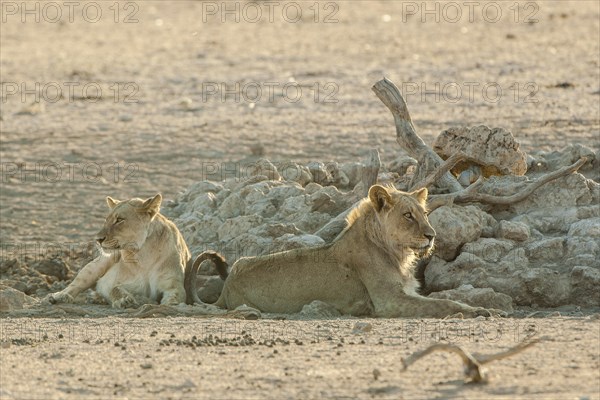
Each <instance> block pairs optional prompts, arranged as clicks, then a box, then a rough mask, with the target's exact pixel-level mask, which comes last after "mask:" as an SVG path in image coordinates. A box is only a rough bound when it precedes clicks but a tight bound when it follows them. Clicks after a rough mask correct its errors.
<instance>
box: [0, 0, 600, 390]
mask: <svg viewBox="0 0 600 400" xmlns="http://www.w3.org/2000/svg"><path fill="white" fill-rule="evenodd" d="M36 4H38V7H39V10H40V21H39V22H36V21H35V15H33V16H32V15H30V14H27V15H24V14H22V11H23V10H21V9H20V7H21V2H11V1H6V0H2V1H1V2H0V6H1V10H2V22H1V23H0V81H1V83H2V103H1V108H0V115H1V119H0V140H1V146H0V157H1V164H2V182H1V191H0V206H1V207H0V218H1V219H0V222H1V224H0V241H1V243H2V254H1V257H0V262H5V261H6V260H7V259H10V258H11V257H14V256H17V257H24V255H25V253H29V252H31V251H36V250H39V249H41V250H42V256H44V249H45V248H47V247H52V248H56V247H59V248H61V249H63V250H65V251H71V250H73V251H75V252H76V250H80V249H81V248H84V247H85V244H87V243H89V241H90V240H91V239H92V238H93V234H94V232H95V231H97V230H98V229H99V227H100V225H101V223H102V221H103V218H104V214H105V206H104V200H103V199H104V197H105V196H106V195H111V196H113V197H116V198H125V197H131V196H149V195H152V194H154V193H156V192H162V193H163V194H164V195H165V197H166V198H167V199H169V198H173V196H174V195H175V194H176V193H178V192H180V191H181V190H183V189H184V188H185V187H187V186H188V185H189V184H191V183H192V182H195V181H198V180H201V179H203V178H204V175H205V172H206V170H207V167H213V166H214V165H217V167H219V166H221V165H222V164H221V163H224V162H231V161H239V160H243V159H244V158H246V157H247V156H248V155H249V154H251V153H252V152H255V153H256V152H259V153H260V152H262V153H264V155H265V156H266V157H268V158H271V159H273V160H285V161H297V162H303V161H308V160H321V161H326V160H336V161H350V160H356V159H357V158H358V157H360V156H362V155H363V154H364V152H365V151H366V150H368V149H370V148H374V147H375V148H378V149H379V151H380V153H381V155H382V158H383V160H384V161H386V162H387V161H390V160H392V159H393V158H394V157H395V156H397V155H398V154H399V149H398V146H397V145H396V144H395V140H394V128H393V122H392V119H391V116H390V115H389V112H388V110H387V109H386V108H385V107H384V106H383V105H382V104H381V103H380V102H379V101H378V100H377V98H376V97H375V96H374V94H373V93H372V92H371V91H370V87H371V85H372V84H373V83H374V82H376V81H377V80H379V79H380V78H381V77H382V76H384V75H385V76H386V77H388V78H390V79H392V80H393V81H395V82H396V83H397V84H398V85H399V86H401V88H403V89H404V92H405V95H406V98H407V101H408V103H409V107H410V109H411V113H412V116H413V119H414V122H415V124H416V126H417V130H418V131H419V132H420V133H421V134H422V136H423V138H424V139H425V140H426V141H427V142H428V143H431V142H432V141H433V138H434V137H435V135H437V133H439V132H440V131H441V130H443V129H445V128H447V127H450V126H456V125H459V126H460V125H474V124H479V123H485V124H487V125H489V126H502V127H506V128H508V129H510V130H511V131H512V132H513V133H514V134H515V136H516V137H517V138H518V139H519V140H520V141H521V143H522V146H523V148H524V149H525V150H526V151H529V152H531V151H535V150H551V149H558V148H561V147H562V146H564V145H566V144H567V143H582V144H585V145H587V146H590V147H592V148H594V149H596V150H597V149H598V148H599V147H600V144H599V142H598V135H599V128H600V122H599V119H600V116H599V111H598V110H599V109H600V107H599V104H598V103H599V99H600V76H599V69H600V59H599V54H600V40H599V39H598V38H599V37H600V28H599V24H600V18H599V17H600V5H599V4H598V3H597V2H595V1H585V0H584V1H577V2H574V1H570V2H568V1H552V2H550V1H542V2H526V1H519V2H482V3H479V2H477V3H476V5H475V8H474V10H473V11H474V14H473V20H472V21H470V16H469V8H468V6H466V5H465V4H463V3H462V2H457V3H456V4H458V5H459V8H460V11H461V13H462V17H461V18H459V19H458V21H456V22H452V21H450V20H451V19H452V18H454V16H455V14H454V13H453V10H451V9H447V8H442V7H443V3H439V5H438V7H439V8H438V10H439V11H438V12H437V13H436V12H435V11H434V14H433V15H431V14H429V16H427V15H425V14H424V13H423V8H422V7H424V5H423V3H422V2H399V1H397V2H396V1H388V2H384V1H369V2H359V1H351V2H350V1H340V2H317V3H316V9H318V10H319V13H318V15H317V14H316V12H315V3H314V2H296V3H293V4H294V6H293V7H295V9H297V8H299V9H300V11H301V12H302V19H301V20H300V21H298V22H295V23H292V22H289V20H290V19H293V18H295V14H294V13H293V11H294V10H293V9H290V8H287V10H288V12H289V14H287V15H286V17H285V18H284V17H283V15H282V9H283V8H284V5H285V4H284V3H281V4H280V5H279V6H278V7H277V8H276V9H275V11H274V15H273V21H272V22H271V21H269V14H268V9H267V8H266V7H267V5H266V4H265V3H264V2H258V3H252V4H258V7H260V8H261V10H262V12H263V17H262V19H261V21H259V22H256V23H254V22H249V21H248V18H252V17H253V15H254V14H245V15H242V14H240V21H239V22H236V21H235V20H232V18H235V15H233V16H229V17H227V19H226V20H225V21H223V16H222V15H220V11H221V9H220V8H221V2H214V3H211V2H208V3H206V2H205V3H201V2H192V1H163V2H159V1H143V2H142V1H137V2H127V3H126V2H121V3H118V4H117V7H116V9H118V10H119V14H118V15H116V14H115V6H114V3H113V2H82V3H81V5H80V6H78V7H77V8H76V9H75V10H74V14H73V22H69V20H68V9H67V8H66V6H60V7H61V11H62V13H63V14H64V15H63V22H59V23H53V22H51V21H50V20H51V19H52V18H53V17H54V15H55V14H54V11H53V10H52V9H50V8H48V6H47V4H48V3H46V2H29V3H27V6H28V7H30V9H33V10H35V7H36ZM56 4H59V5H60V4H61V2H58V3H56ZM88 4H92V5H91V6H90V7H94V5H97V6H98V7H100V9H101V10H102V16H101V17H99V18H98V21H97V22H89V21H90V20H93V19H94V18H95V14H94V13H93V11H94V10H93V9H90V8H88V9H86V10H87V11H86V12H85V14H84V11H83V9H84V7H86V6H87V5H88ZM236 4H237V6H238V7H239V9H240V13H243V10H244V9H245V10H246V12H247V13H249V12H251V11H252V10H250V9H248V8H247V5H248V4H249V3H248V2H238V3H230V4H229V5H228V7H231V8H230V9H234V10H235V8H234V7H236ZM515 4H516V5H517V7H515V6H514V5H515ZM212 6H216V7H217V14H216V15H213V14H212V11H214V8H211V7H212ZM14 7H16V9H15V8H14ZM110 7H113V8H110ZM207 7H208V8H207ZM244 7H246V8H244ZM311 7H312V8H311ZM407 7H408V8H407ZM414 7H417V9H415V8H414ZM427 7H429V8H428V9H433V10H435V8H434V7H436V6H435V4H434V3H428V4H427ZM484 7H487V8H485V9H486V10H487V11H486V12H487V13H486V14H485V15H484V14H483V9H484ZM498 8H499V9H500V10H501V12H502V17H501V18H500V20H499V21H498V22H492V20H493V19H494V18H495V14H494V10H497V9H498ZM15 10H16V11H15ZM411 11H412V12H414V15H412V16H409V15H408V14H410V12H411ZM34 12H35V11H34ZM132 13H134V14H132ZM332 13H333V14H332ZM84 16H85V18H84ZM244 17H246V18H244ZM436 17H438V18H439V19H440V21H439V23H438V22H435V21H434V18H436ZM86 18H87V20H86ZM115 18H116V20H117V22H115ZM286 18H287V19H288V20H286ZM423 18H426V20H425V21H423ZM23 19H25V22H23ZM126 19H127V20H129V22H132V21H133V23H125V20H126ZM244 19H246V20H244ZM135 20H137V22H135ZM325 20H328V21H329V22H328V23H326V22H325ZM534 20H537V22H534ZM236 82H240V90H239V91H238V92H235V93H233V94H231V93H230V94H228V95H226V96H225V98H222V96H223V95H224V93H223V89H224V88H225V86H227V87H229V88H235V84H236ZM294 82H297V83H298V85H299V87H300V89H301V93H302V94H301V95H299V96H296V95H295V89H294V88H292V89H290V90H288V91H287V92H283V89H282V88H283V86H284V85H285V84H287V83H292V84H293V83H294ZM36 85H37V88H38V89H39V92H41V93H40V94H39V96H37V98H36V95H35V94H32V93H29V92H27V93H22V90H23V89H26V90H30V89H35V88H36ZM85 85H87V86H85ZM244 85H247V86H246V89H245V91H244V89H243V87H244ZM436 85H438V86H436ZM84 87H85V88H87V91H85V90H83V89H84ZM256 87H260V88H261V90H262V96H261V98H260V99H257V98H254V97H255V95H256V93H255V91H253V90H255V89H256ZM269 87H272V88H274V89H273V97H272V98H271V97H270V96H269ZM15 88H16V90H17V92H16V93H15V94H13V92H14V90H15ZM70 88H72V92H70ZM215 88H216V89H215ZM470 88H472V89H471V91H470ZM484 88H485V90H484ZM458 89H460V91H461V93H460V94H458V92H457V90H458ZM215 90H217V93H212V91H215ZM498 90H501V91H502V93H501V94H499V92H498ZM234 91H235V89H234ZM58 92H61V93H62V97H61V98H57V97H56V94H57V93H58ZM425 92H427V93H425ZM211 93H212V94H211ZM436 93H437V94H436ZM98 95H100V96H98ZM236 95H239V99H236ZM244 96H245V97H244ZM251 98H253V99H251ZM295 98H297V99H298V101H296V102H293V101H292V100H293V99H295ZM36 101H37V104H33V105H32V104H31V103H35V102H36ZM215 163H216V164H215ZM219 171H224V169H223V168H221V169H220V170H219ZM229 173H231V172H229ZM354 322H355V321H354V320H351V321H348V320H342V321H301V322H293V323H292V322H290V324H291V325H290V326H291V328H289V329H287V330H285V332H284V333H282V334H279V337H280V338H283V340H288V341H289V342H290V344H289V345H285V344H280V343H277V344H276V345H275V346H273V347H268V346H266V345H258V344H256V345H251V346H245V347H239V346H237V347H236V346H225V345H222V346H217V347H215V346H210V347H204V346H200V347H197V348H195V349H191V348H190V347H181V346H177V344H176V343H175V344H171V345H170V346H160V342H161V340H164V339H167V340H168V339H170V338H171V337H170V336H171V334H174V335H175V337H174V338H173V339H175V340H188V341H189V340H191V337H192V336H193V335H196V336H197V338H198V339H203V338H206V337H207V336H206V334H205V333H206V332H207V330H208V331H210V330H211V329H212V328H210V327H226V328H228V329H229V327H231V326H232V325H231V324H235V323H237V324H240V322H239V321H231V320H211V321H207V320H199V319H193V318H191V319H190V318H188V319H185V318H176V319H171V318H168V319H149V320H131V319H116V318H112V317H111V318H100V319H86V318H81V319H66V320H59V319H52V320H48V319H3V320H2V321H1V326H0V327H1V329H2V341H3V343H4V344H3V347H2V348H1V349H0V351H1V353H0V354H1V364H0V383H1V388H0V398H23V399H28V398H39V399H46V398H73V399H75V398H77V399H79V398H107V397H112V396H114V397H117V398H150V397H160V398H180V397H187V398H200V397H202V398H204V397H205V398H259V397H269V398H325V397H348V398H354V397H362V398H370V397H372V398H436V397H437V398H477V399H481V398H539V399H550V398H552V399H553V398H570V399H585V398H589V399H597V398H599V396H600V387H599V382H600V375H599V372H598V370H599V365H598V364H599V352H600V347H599V346H600V338H599V329H600V326H599V320H598V318H597V315H592V316H584V317H574V318H565V317H553V318H548V319H535V320H525V319H506V320H503V321H502V323H504V324H508V325H510V326H517V327H520V326H527V324H529V323H531V322H533V323H534V324H535V325H536V328H537V331H538V332H540V334H542V335H545V336H548V337H549V339H548V341H546V342H544V344H541V345H538V346H536V347H534V348H532V349H529V350H527V352H526V353H522V354H520V355H517V356H515V357H514V358H510V359H507V360H504V361H499V362H498V363H497V364H492V365H491V367H492V373H493V381H492V383H490V384H488V385H483V386H474V385H463V384H462V382H461V381H460V377H461V371H460V364H459V362H458V361H457V360H455V359H454V357H445V356H437V355H435V356H430V358H429V359H427V360H422V361H421V362H420V363H418V364H416V365H415V366H414V368H411V369H410V370H408V371H407V372H405V373H401V372H400V358H401V357H403V356H406V355H408V354H409V353H410V352H412V351H414V350H417V349H420V348H421V347H423V346H425V345H426V344H429V343H430V342H431V341H436V340H442V339H441V338H440V337H439V336H438V337H433V338H431V337H424V336H423V335H418V338H417V337H413V338H412V339H413V340H410V336H408V338H407V335H406V334H405V335H404V336H403V335H402V332H404V331H406V329H405V328H406V327H407V326H408V325H407V324H411V323H413V325H414V323H415V321H407V320H380V321H369V322H370V323H372V324H373V331H372V333H368V334H365V337H364V341H365V343H364V344H360V337H361V336H356V335H354V334H352V326H353V325H354ZM284 323H285V322H281V321H259V322H250V323H248V324H249V327H248V328H242V327H239V326H233V328H232V329H231V330H232V331H233V334H232V335H233V337H235V336H242V330H246V331H247V332H250V333H251V334H252V336H253V337H254V338H257V341H258V340H260V339H259V338H260V337H261V333H262V332H264V331H265V330H266V329H267V327H269V326H281V325H283V324H284ZM470 323H471V322H469V321H465V322H462V324H466V325H467V326H469V324H470ZM493 323H494V324H496V323H499V322H497V321H493ZM416 325H417V327H418V326H420V325H419V324H416ZM206 326H208V327H209V328H210V329H209V328H206ZM20 327H24V328H22V329H24V331H23V330H19V329H21V328H20ZM98 329H99V330H100V333H97V330H98ZM513 329H514V328H513ZM520 329H521V328H518V329H517V332H518V333H519V334H518V335H517V337H516V338H517V339H521V338H522V337H523V336H522V335H521V333H522V332H521V330H520ZM62 330H64V331H66V333H63V334H62V335H63V337H62V338H59V337H58V334H57V333H56V332H58V331H62ZM90 330H92V331H93V333H92V334H90V337H88V336H86V334H85V332H89V331H90ZM115 330H117V333H118V334H121V333H123V334H124V335H125V336H126V338H125V340H124V341H123V340H121V339H120V338H119V339H118V341H119V343H120V344H122V345H124V346H115V341H117V340H115V338H114V335H113V332H114V331H115ZM290 330H291V332H290ZM320 330H325V331H328V332H330V333H324V334H323V335H321V331H320ZM46 331H48V333H47V336H48V338H47V339H44V335H43V334H41V335H39V334H38V332H46ZM152 331H156V332H157V334H156V335H155V336H152V335H151V332H152ZM31 332H34V333H31ZM199 332H200V333H199ZM512 332H513V331H510V330H509V334H506V331H504V334H503V335H502V336H501V337H500V339H499V340H497V341H496V340H489V337H488V336H485V337H483V336H482V337H479V338H478V340H479V341H475V339H473V340H471V339H469V340H467V339H464V340H463V339H460V340H457V341H458V343H462V344H464V345H465V346H466V347H467V348H469V349H471V350H473V351H478V352H482V353H486V352H494V351H497V350H499V349H503V348H505V347H508V346H510V345H512V344H514V342H515V335H514V334H512ZM59 333H60V332H59ZM326 335H329V336H331V337H332V340H327V337H328V336H326ZM474 336H475V337H476V338H477V333H476V334H475V335H474ZM342 338H343V339H344V341H343V343H340V342H341V339H342ZM86 339H89V343H87V342H85V340H86ZM229 339H231V340H233V341H234V342H235V340H234V339H232V338H231V337H230V338H229ZM294 339H298V340H300V341H302V343H303V344H302V345H299V344H295V343H294ZM380 339H382V344H379V342H380ZM100 341H101V342H100ZM311 341H315V343H311ZM351 341H353V342H354V343H355V344H353V345H352V344H350V342H351ZM228 343H230V344H231V341H230V342H228ZM339 344H342V346H341V347H339ZM158 350H160V351H158ZM275 350H277V352H275ZM92 352H93V355H92ZM338 353H339V354H338ZM446 358H448V360H446ZM374 369H377V370H379V371H380V374H381V375H380V376H379V378H378V379H376V380H375V379H374V373H373V370H374Z"/></svg>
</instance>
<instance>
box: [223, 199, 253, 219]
mask: <svg viewBox="0 0 600 400" xmlns="http://www.w3.org/2000/svg"><path fill="white" fill-rule="evenodd" d="M245 208H246V205H245V203H244V200H243V199H242V197H241V196H240V195H239V194H238V193H232V194H230V195H229V196H227V198H225V200H223V203H222V204H221V206H220V207H219V211H218V214H219V216H220V217H221V218H223V219H226V218H234V217H239V216H240V215H241V214H242V212H243V211H244V209H245Z"/></svg>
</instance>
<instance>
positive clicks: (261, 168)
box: [247, 158, 281, 181]
mask: <svg viewBox="0 0 600 400" xmlns="http://www.w3.org/2000/svg"><path fill="white" fill-rule="evenodd" d="M247 173H248V175H249V176H260V175H262V176H266V177H267V179H268V180H270V181H279V180H281V175H280V174H279V171H277V167H275V165H273V163H272V162H271V161H269V160H267V159H266V158H261V159H260V160H258V161H256V163H253V164H250V165H248V166H247Z"/></svg>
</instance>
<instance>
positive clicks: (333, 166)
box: [325, 161, 350, 188]
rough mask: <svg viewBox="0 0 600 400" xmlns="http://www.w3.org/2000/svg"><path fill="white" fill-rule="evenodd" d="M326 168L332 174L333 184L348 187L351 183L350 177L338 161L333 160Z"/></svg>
mask: <svg viewBox="0 0 600 400" xmlns="http://www.w3.org/2000/svg"><path fill="white" fill-rule="evenodd" d="M325 170H326V171H327V173H328V174H329V176H331V184H332V185H335V186H336V187H341V188H347V187H348V186H349V185H350V178H348V175H346V173H345V172H344V171H343V170H341V169H340V166H339V164H338V163H337V162H335V161H331V162H328V163H326V164H325Z"/></svg>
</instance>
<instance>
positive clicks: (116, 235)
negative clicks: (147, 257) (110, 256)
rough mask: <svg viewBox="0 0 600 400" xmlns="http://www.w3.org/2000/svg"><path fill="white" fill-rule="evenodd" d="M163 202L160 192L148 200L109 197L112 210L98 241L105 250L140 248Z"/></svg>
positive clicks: (108, 201) (97, 238) (107, 200)
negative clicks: (120, 199) (121, 199)
mask: <svg viewBox="0 0 600 400" xmlns="http://www.w3.org/2000/svg"><path fill="white" fill-rule="evenodd" d="M161 202H162V196H161V195H160V194H157V195H156V196H154V197H151V198H149V199H147V200H142V199H138V198H133V199H130V200H124V201H118V200H115V199H113V198H111V197H107V198H106V203H107V204H108V207H109V208H110V209H111V211H110V213H109V214H108V216H107V217H106V220H105V221H104V226H103V227H102V230H100V232H98V234H97V235H96V240H97V242H98V243H99V244H100V245H101V246H102V248H103V249H104V250H113V251H114V250H132V251H136V250H139V249H140V248H141V247H142V245H143V244H144V242H145V241H146V238H147V237H148V233H149V227H150V222H152V220H153V219H154V217H155V216H156V214H158V212H159V211H160V203H161Z"/></svg>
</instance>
